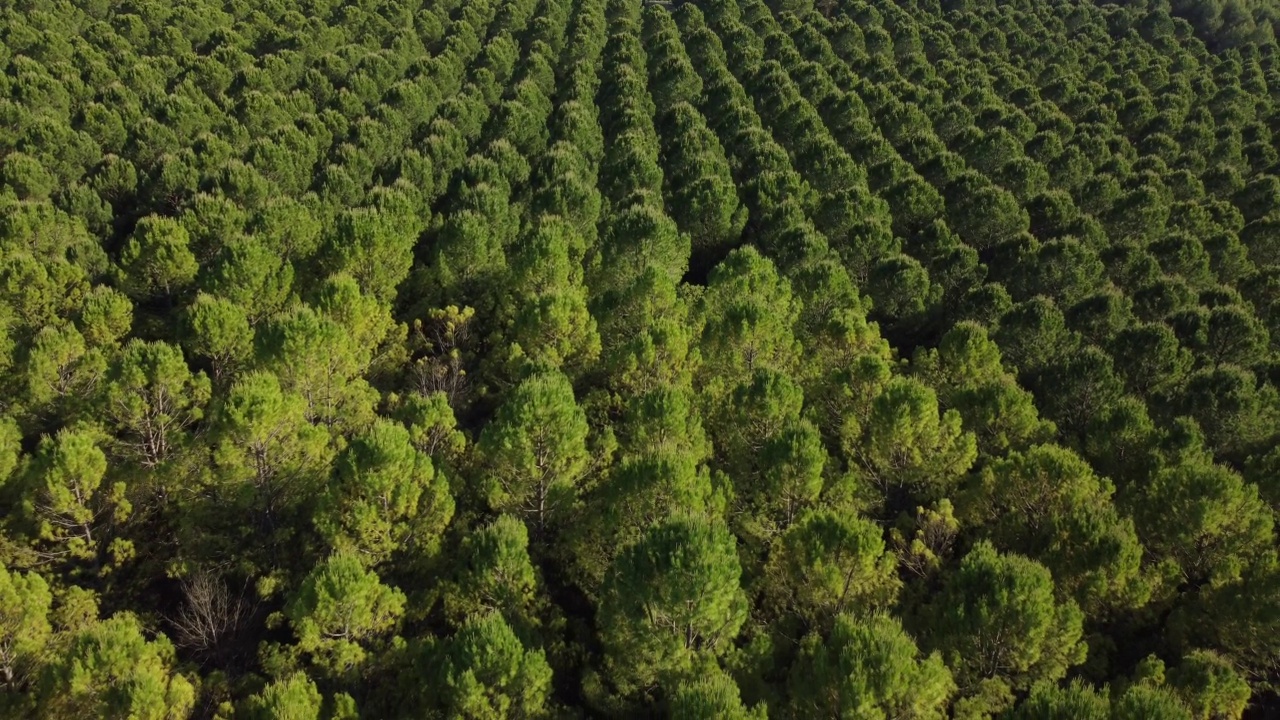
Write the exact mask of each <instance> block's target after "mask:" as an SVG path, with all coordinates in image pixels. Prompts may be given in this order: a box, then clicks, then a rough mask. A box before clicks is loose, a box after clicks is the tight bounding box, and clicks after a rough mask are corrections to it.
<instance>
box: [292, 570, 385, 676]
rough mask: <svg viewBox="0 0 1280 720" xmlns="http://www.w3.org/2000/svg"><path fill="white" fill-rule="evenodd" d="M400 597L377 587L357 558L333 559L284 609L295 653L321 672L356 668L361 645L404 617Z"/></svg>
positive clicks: (312, 574)
mask: <svg viewBox="0 0 1280 720" xmlns="http://www.w3.org/2000/svg"><path fill="white" fill-rule="evenodd" d="M404 605H405V596H404V593H402V592H400V591H399V590H397V589H395V588H393V587H388V586H386V585H383V584H382V582H381V581H380V580H379V579H378V576H377V574H375V573H374V572H373V571H372V570H366V569H365V568H364V567H363V566H362V564H361V562H360V558H359V557H358V556H356V555H354V554H350V553H339V554H335V555H333V556H331V557H329V559H327V560H324V561H322V562H321V563H320V564H318V565H317V566H316V567H315V569H313V570H312V571H311V572H310V573H308V574H307V577H306V578H305V579H304V580H303V581H302V584H301V585H300V586H299V587H298V589H297V591H296V592H295V593H294V595H293V598H292V599H291V600H290V601H289V604H288V606H287V607H286V609H285V614H286V615H287V617H288V619H289V624H290V625H291V626H292V627H293V631H294V634H295V635H297V637H298V644H297V649H298V650H299V651H301V652H303V653H306V654H308V655H309V656H310V657H311V660H312V662H314V663H315V664H316V666H317V667H318V668H320V669H321V670H322V671H324V672H326V673H330V674H334V675H341V674H343V673H346V672H349V671H351V670H353V669H354V668H356V667H358V666H359V665H361V664H362V663H363V662H364V661H365V659H366V651H367V646H368V645H369V644H371V643H373V642H376V641H377V640H378V639H379V636H381V635H384V634H385V633H386V632H387V631H389V630H391V629H392V628H393V627H394V626H395V624H396V622H397V621H398V620H399V619H400V616H401V615H402V614H403V613H404Z"/></svg>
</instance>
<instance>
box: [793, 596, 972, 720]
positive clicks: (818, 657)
mask: <svg viewBox="0 0 1280 720" xmlns="http://www.w3.org/2000/svg"><path fill="white" fill-rule="evenodd" d="M922 655H923V654H922V653H921V652H920V651H919V650H918V649H917V648H916V644H915V641H914V640H912V638H911V636H910V635H908V634H907V633H906V631H904V630H903V629H902V625H901V624H899V623H898V621H897V620H894V619H892V618H890V617H887V616H884V615H870V616H868V617H865V618H861V619H859V618H858V616H856V615H849V614H841V615H839V616H837V617H836V620H835V625H834V627H833V628H832V629H831V631H830V633H828V634H827V635H826V636H825V637H823V635H821V634H818V633H814V634H812V635H810V636H809V637H807V638H805V640H804V643H803V644H802V645H801V648H800V657H799V659H798V660H797V661H796V664H795V666H794V667H793V668H792V671H791V678H790V682H789V683H788V687H789V690H790V696H791V704H790V710H791V714H792V716H793V717H797V718H800V717H818V716H821V717H886V718H887V717H901V718H906V717H910V718H920V719H921V720H924V719H926V718H936V719H939V720H940V719H941V718H944V717H946V708H947V700H948V699H949V698H950V697H951V695H952V694H953V693H954V692H955V690H956V685H955V682H954V681H953V680H952V679H951V672H950V671H948V670H947V666H946V665H945V664H943V662H942V657H941V655H939V654H938V653H937V652H934V653H932V654H930V655H928V656H922Z"/></svg>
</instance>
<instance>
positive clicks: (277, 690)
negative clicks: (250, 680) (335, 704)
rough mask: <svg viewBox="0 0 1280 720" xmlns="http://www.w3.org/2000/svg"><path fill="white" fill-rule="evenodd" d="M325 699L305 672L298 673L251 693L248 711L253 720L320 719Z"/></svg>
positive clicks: (247, 705)
mask: <svg viewBox="0 0 1280 720" xmlns="http://www.w3.org/2000/svg"><path fill="white" fill-rule="evenodd" d="M323 701H324V698H323V697H322V696H321V695H320V691H319V690H317V689H316V684H315V683H314V682H312V681H311V678H309V677H307V674H306V673H304V672H295V673H293V674H291V675H289V676H287V677H285V678H283V679H280V680H276V681H275V682H273V683H271V684H269V685H267V686H266V687H265V688H263V689H262V692H260V693H257V694H256V695H253V696H251V697H250V698H249V699H248V701H247V702H246V703H245V710H246V711H247V712H248V714H249V717H250V718H253V720H320V710H321V704H322V703H323Z"/></svg>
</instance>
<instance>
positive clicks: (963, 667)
mask: <svg viewBox="0 0 1280 720" xmlns="http://www.w3.org/2000/svg"><path fill="white" fill-rule="evenodd" d="M927 616H928V617H927V622H928V629H929V631H928V634H927V635H926V637H927V638H928V639H929V643H928V646H930V647H933V648H937V649H938V650H939V651H941V652H942V653H943V657H944V658H946V660H947V664H948V665H949V666H950V667H951V668H952V671H953V672H954V673H955V676H956V683H957V685H959V687H960V691H961V693H963V694H966V695H969V694H972V693H974V691H975V690H980V687H981V684H982V683H983V682H984V681H988V680H995V681H997V682H1001V683H1007V684H1008V685H1009V686H1010V687H1014V688H1027V687H1030V686H1031V685H1033V684H1035V683H1036V682H1038V681H1041V680H1048V681H1053V680H1057V679H1060V678H1061V677H1062V676H1063V675H1065V674H1066V672H1067V670H1068V669H1069V668H1070V667H1071V666H1073V665H1077V664H1079V663H1080V662H1082V661H1083V660H1084V658H1085V645H1084V643H1083V642H1081V634H1082V628H1081V621H1082V620H1083V615H1082V613H1081V612H1080V608H1079V607H1078V606H1077V605H1076V604H1075V603H1074V602H1072V601H1069V600H1068V601H1066V602H1059V601H1057V600H1056V599H1055V597H1054V587H1053V578H1052V576H1051V575H1050V574H1049V571H1048V570H1046V569H1045V568H1044V566H1042V565H1040V564H1038V563H1036V562H1034V561H1032V560H1028V559H1027V558H1025V557H1022V556H1020V555H1014V554H1002V553H999V552H997V551H996V549H995V548H994V547H993V546H992V545H991V544H990V543H988V542H985V541H984V542H980V543H978V544H977V545H976V546H974V549H973V550H971V551H970V552H969V553H968V554H967V555H965V556H964V558H963V559H962V560H961V561H960V566H959V568H957V569H956V570H955V572H954V574H952V575H951V576H950V577H949V578H948V579H947V581H946V584H945V587H944V588H943V590H942V592H941V593H940V594H939V595H938V596H937V599H936V600H935V601H934V602H933V603H931V605H930V607H929V608H928V610H927ZM1006 638H1007V640H1006Z"/></svg>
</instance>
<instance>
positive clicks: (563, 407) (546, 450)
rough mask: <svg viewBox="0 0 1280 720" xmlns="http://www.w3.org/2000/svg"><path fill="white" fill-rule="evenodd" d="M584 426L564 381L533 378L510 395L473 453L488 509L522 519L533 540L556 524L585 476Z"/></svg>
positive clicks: (555, 377) (557, 376) (553, 375)
mask: <svg viewBox="0 0 1280 720" xmlns="http://www.w3.org/2000/svg"><path fill="white" fill-rule="evenodd" d="M587 431H588V428H587V421H586V417H585V415H584V414H583V412H582V410H581V409H580V408H579V407H578V405H577V403H576V401H575V400H574V397H573V387H572V386H571V385H570V384H569V380H568V379H567V378H565V377H564V375H561V374H560V373H557V372H550V373H543V374H540V375H535V376H532V377H530V378H528V379H527V380H525V381H524V382H522V383H521V384H520V385H519V386H518V387H517V388H516V389H515V390H514V391H512V393H511V395H510V396H509V398H508V400H507V401H506V402H505V403H504V404H503V405H502V407H501V408H499V409H498V414H497V416H496V417H495V418H494V420H493V422H492V423H490V424H489V425H488V426H486V428H485V432H484V433H483V434H482V435H481V436H480V440H479V442H478V443H477V446H476V450H477V451H478V452H479V453H481V455H482V456H483V457H484V458H486V460H487V466H486V468H485V477H486V479H485V481H484V484H483V488H484V492H485V495H486V498H487V501H488V503H489V506H490V507H491V508H493V509H494V510H495V511H497V512H510V513H512V514H515V515H518V516H520V517H522V518H524V520H525V522H526V523H528V524H529V525H530V527H531V529H532V530H533V531H534V533H535V535H538V536H541V535H542V534H543V533H545V532H546V531H547V529H548V528H549V527H550V526H552V525H554V524H556V523H558V522H560V520H561V518H562V517H563V515H564V513H566V512H568V511H569V510H570V509H571V508H572V507H573V505H574V503H575V502H576V501H577V493H578V489H577V485H578V483H579V482H580V481H581V479H582V477H583V475H584V474H585V473H586V470H587V467H588V460H589V456H588V454H587V446H586V441H587Z"/></svg>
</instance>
